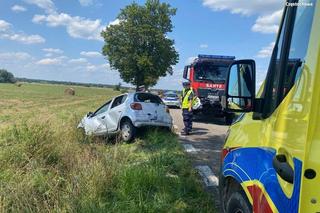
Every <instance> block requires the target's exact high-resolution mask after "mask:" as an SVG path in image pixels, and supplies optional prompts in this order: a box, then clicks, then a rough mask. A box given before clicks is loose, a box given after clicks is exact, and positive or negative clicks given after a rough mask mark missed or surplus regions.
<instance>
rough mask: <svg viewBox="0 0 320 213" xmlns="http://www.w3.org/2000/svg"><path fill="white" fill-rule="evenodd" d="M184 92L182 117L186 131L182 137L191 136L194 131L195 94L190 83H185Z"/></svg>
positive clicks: (184, 130)
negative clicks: (193, 108) (193, 105)
mask: <svg viewBox="0 0 320 213" xmlns="http://www.w3.org/2000/svg"><path fill="white" fill-rule="evenodd" d="M182 85H183V90H182V96H181V97H182V107H181V108H182V117H183V123H184V129H183V131H182V132H181V134H182V135H189V134H190V132H191V131H192V115H193V113H192V103H193V100H194V93H193V90H192V88H191V87H190V82H183V84H182Z"/></svg>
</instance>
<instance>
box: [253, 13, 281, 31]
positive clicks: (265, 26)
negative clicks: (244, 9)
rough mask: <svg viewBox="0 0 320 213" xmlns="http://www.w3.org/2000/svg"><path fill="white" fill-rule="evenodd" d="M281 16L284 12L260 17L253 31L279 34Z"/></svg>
mask: <svg viewBox="0 0 320 213" xmlns="http://www.w3.org/2000/svg"><path fill="white" fill-rule="evenodd" d="M281 16H282V10H278V11H275V12H274V13H272V14H269V15H265V16H259V17H258V19H257V20H256V23H255V24H254V25H253V26H252V28H251V30H252V31H253V32H261V33H277V32H278V28H279V22H280V19H281Z"/></svg>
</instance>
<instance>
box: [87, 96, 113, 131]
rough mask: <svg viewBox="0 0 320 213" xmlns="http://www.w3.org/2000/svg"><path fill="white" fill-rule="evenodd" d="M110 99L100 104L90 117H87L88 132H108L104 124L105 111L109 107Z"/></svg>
mask: <svg viewBox="0 0 320 213" xmlns="http://www.w3.org/2000/svg"><path fill="white" fill-rule="evenodd" d="M110 104H111V101H108V102H107V103H105V104H104V105H102V106H101V107H100V108H99V109H97V110H96V112H94V113H93V115H92V116H91V117H89V118H88V125H87V126H88V128H89V129H90V130H89V132H92V133H93V134H94V135H104V134H106V133H107V132H108V129H107V126H106V118H107V112H108V110H109V108H110Z"/></svg>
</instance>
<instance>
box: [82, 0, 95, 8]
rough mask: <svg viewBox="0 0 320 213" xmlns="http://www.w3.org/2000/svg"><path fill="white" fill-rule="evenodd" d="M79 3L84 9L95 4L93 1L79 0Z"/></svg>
mask: <svg viewBox="0 0 320 213" xmlns="http://www.w3.org/2000/svg"><path fill="white" fill-rule="evenodd" d="M79 3H80V4H81V6H83V7H87V6H90V5H92V4H93V0H79Z"/></svg>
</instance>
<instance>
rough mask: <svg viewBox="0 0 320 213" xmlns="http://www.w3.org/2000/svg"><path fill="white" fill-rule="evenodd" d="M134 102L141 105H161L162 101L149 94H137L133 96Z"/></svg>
mask: <svg viewBox="0 0 320 213" xmlns="http://www.w3.org/2000/svg"><path fill="white" fill-rule="evenodd" d="M134 101H135V102H143V103H155V104H162V100H161V99H160V98H159V97H158V96H156V95H153V94H150V93H137V94H136V95H135V96H134Z"/></svg>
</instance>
